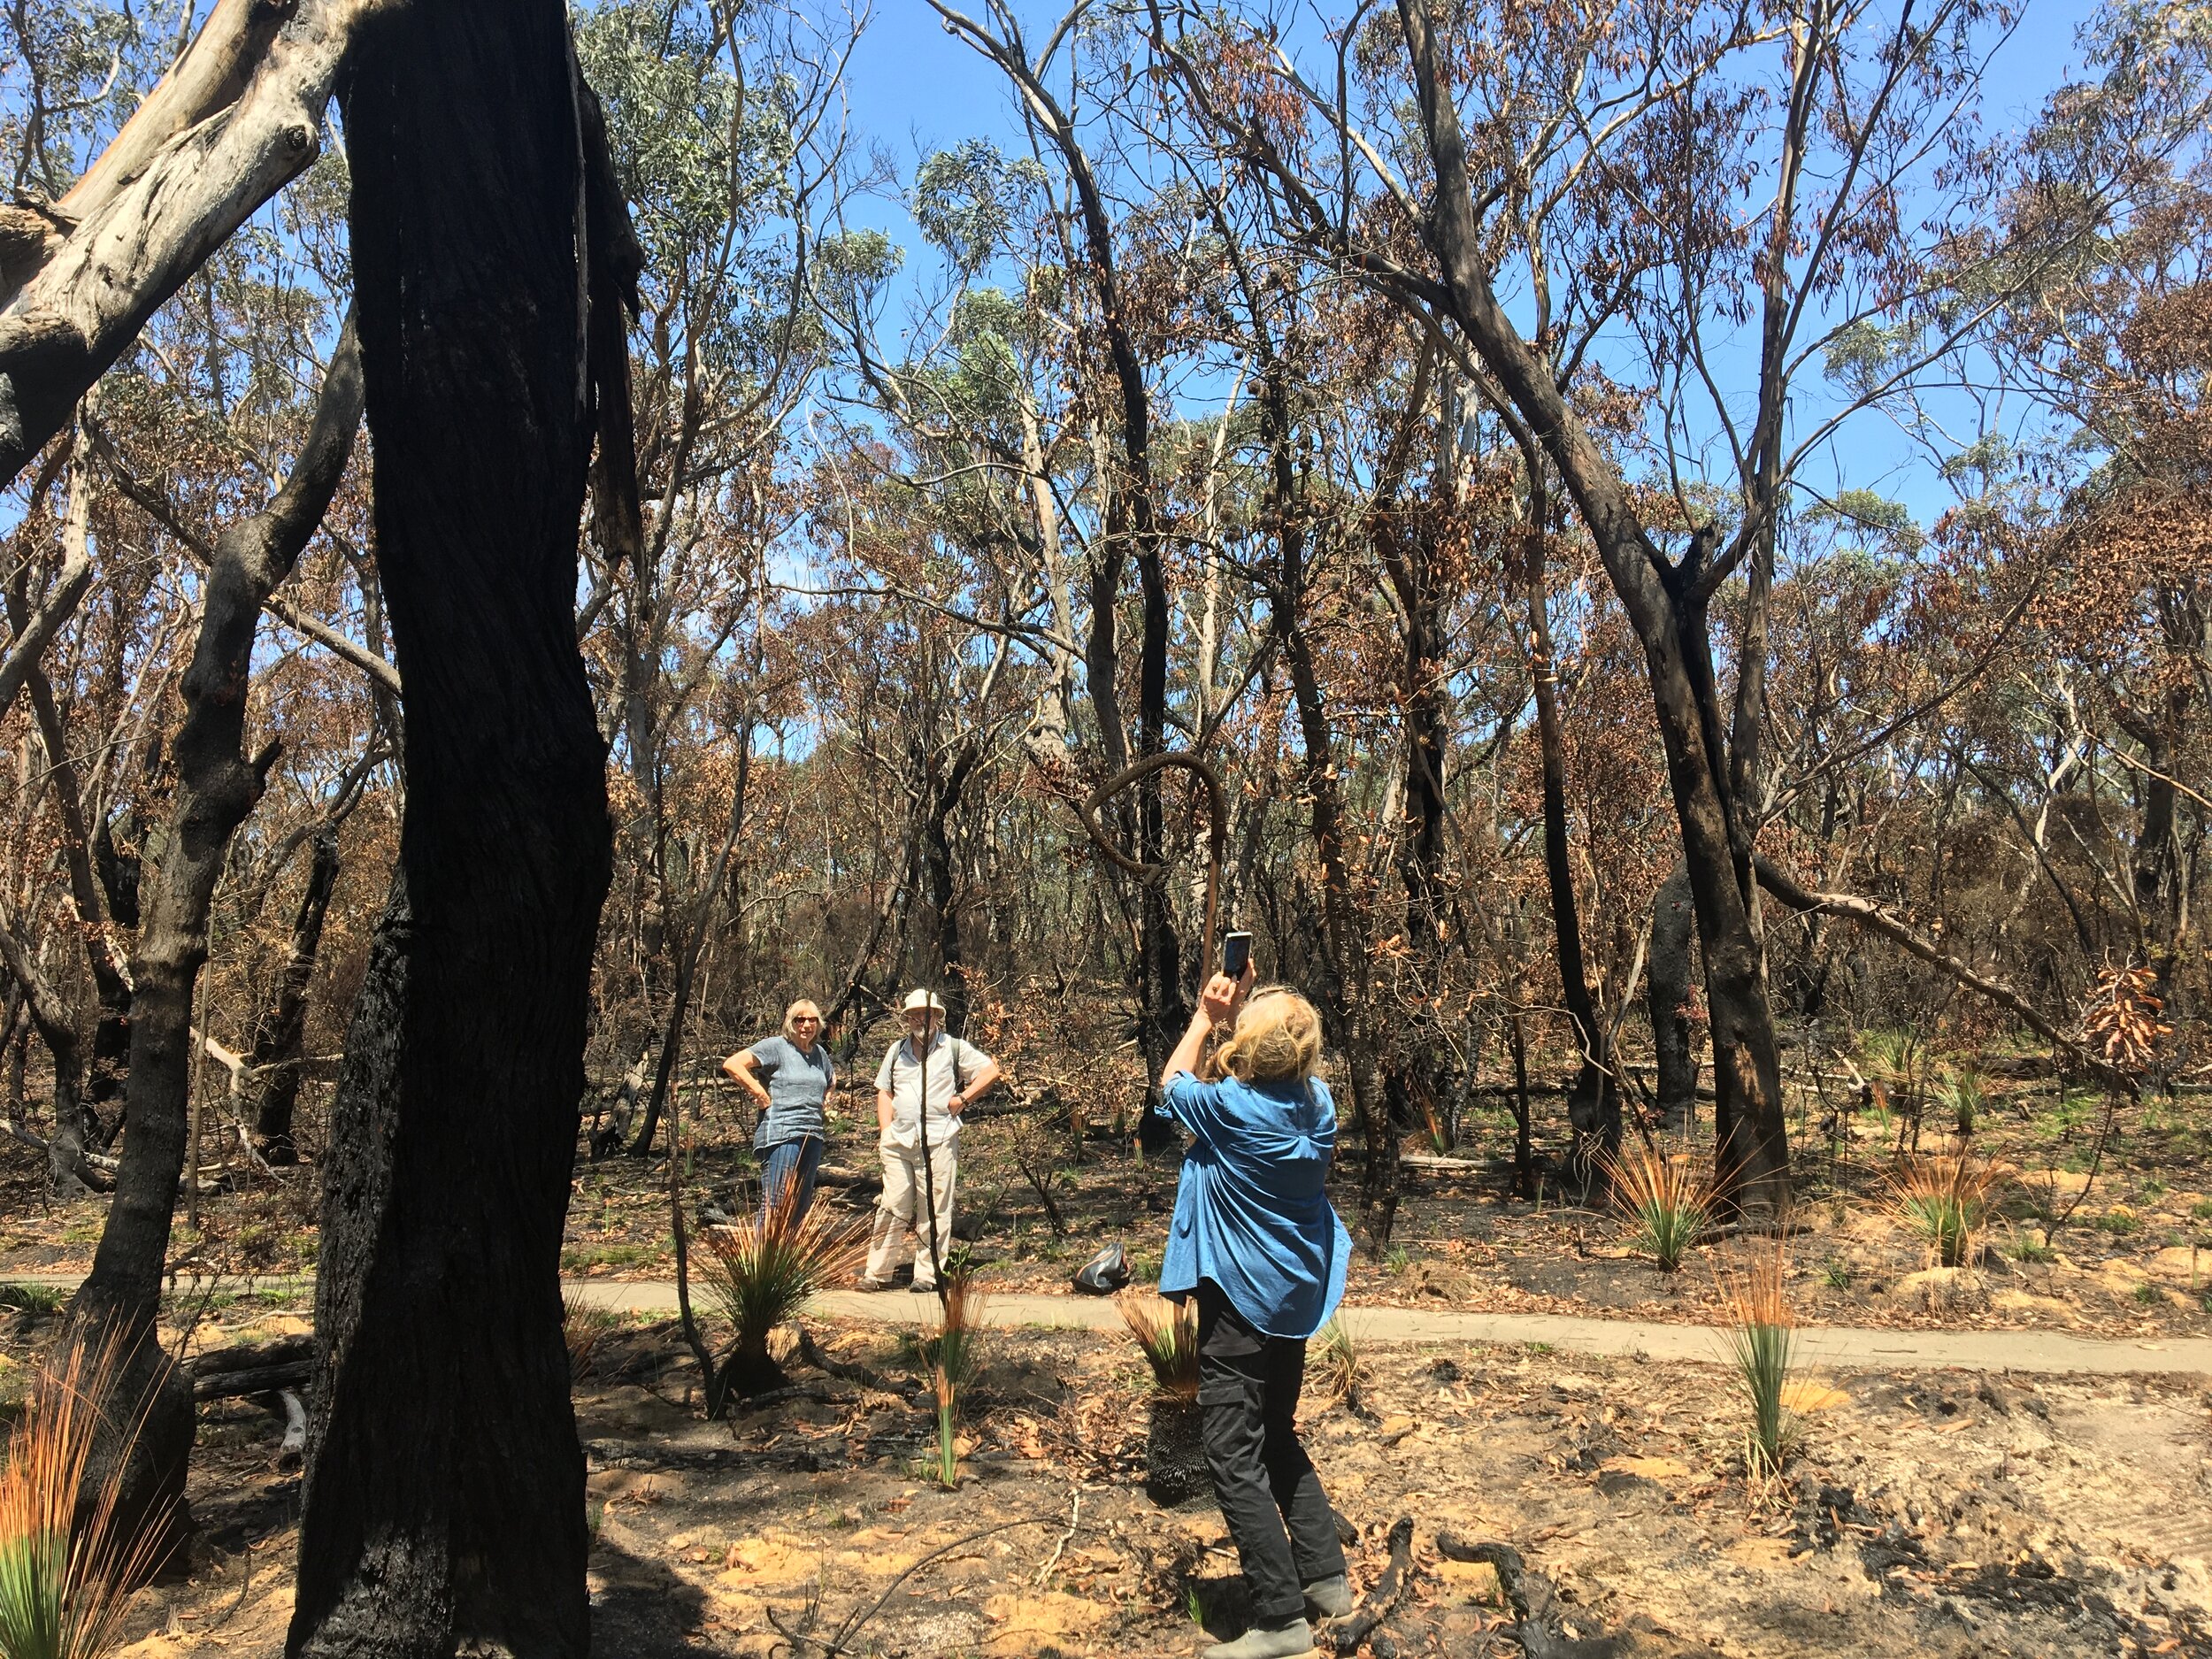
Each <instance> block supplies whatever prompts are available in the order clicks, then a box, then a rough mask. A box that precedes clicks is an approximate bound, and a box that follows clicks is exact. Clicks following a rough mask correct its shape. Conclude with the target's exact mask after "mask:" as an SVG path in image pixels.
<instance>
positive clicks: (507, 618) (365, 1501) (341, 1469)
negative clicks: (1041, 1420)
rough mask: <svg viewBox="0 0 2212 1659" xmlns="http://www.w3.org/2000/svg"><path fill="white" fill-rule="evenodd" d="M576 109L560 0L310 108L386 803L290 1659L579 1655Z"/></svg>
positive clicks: (597, 837) (494, 3)
mask: <svg viewBox="0 0 2212 1659" xmlns="http://www.w3.org/2000/svg"><path fill="white" fill-rule="evenodd" d="M587 96H588V94H587V93H586V92H585V90H584V88H581V87H580V84H579V83H578V81H577V79H576V77H575V73H574V70H573V65H572V57H571V53H570V48H569V42H568V22H567V16H566V13H565V10H564V8H563V7H562V5H561V4H559V0H446V4H438V5H422V6H411V7H398V8H388V9H383V10H379V11H375V12H370V13H369V14H367V15H366V16H365V19H364V21H363V24H362V27H361V32H360V35H359V37H358V39H357V46H356V51H355V56H354V58H353V62H352V66H351V70H350V73H349V81H348V83H347V85H346V86H345V88H343V103H344V111H345V119H346V128H347V135H348V138H349V141H350V142H349V159H350V163H351V168H352V178H353V201H352V236H351V245H352V248H353V258H354V271H355V278H356V281H357V303H358V306H359V313H360V329H361V348H362V360H363V365H364V368H365V372H366V375H367V381H368V411H369V429H370V432H371V434H372V435H373V439H374V472H373V486H374V502H375V523H376V532H377V547H378V557H379V560H380V573H381V576H382V582H383V590H384V596H385V601H386V604H387V607H388V615H389V619H390V623H391V628H392V636H393V641H394V646H395V649H396V654H397V657H398V662H399V668H400V672H401V679H402V683H403V686H404V687H405V693H404V695H405V714H406V719H405V742H404V749H403V761H404V769H405V775H406V780H407V816H406V823H405V827H404V829H403V833H402V838H401V846H400V863H399V871H398V874H397V878H396V882H395V888H394V893H393V897H392V901H391V902H390V903H389V904H388V908H387V910H386V915H385V918H384V920H383V922H382V923H381V924H380V926H379V929H378V933H377V936H376V940H375V943H374V946H373V951H372V956H371V961H370V966H369V972H368V975H367V979H366V981H365V984H364V986H363V988H362V993H361V1000H360V1002H359V1004H358V1005H357V1008H356V1010H355V1015H354V1020H353V1025H352V1029H351V1032H350V1033H349V1040H348V1044H347V1053H346V1059H345V1063H344V1064H343V1066H342V1070H341V1073H340V1078H339V1086H338V1093H337V1095H336V1098H335V1101H334V1106H333V1111H332V1125H331V1145H330V1148H329V1150H328V1152H327V1153H326V1157H325V1179H324V1197H323V1219H322V1240H323V1251H322V1263H321V1272H320V1276H319V1280H318V1283H317V1286H316V1335H317V1340H318V1344H319V1351H318V1356H317V1370H316V1386H315V1394H314V1403H315V1415H314V1417H313V1420H312V1422H311V1426H310V1436H309V1442H308V1455H307V1475H306V1480H305V1484H304V1487H303V1494H302V1516H301V1527H300V1566H299V1584H298V1593H297V1598H296V1602H295V1607H294V1613H293V1617H292V1625H291V1630H290V1632H289V1634H288V1638H287V1642H286V1651H287V1653H288V1655H291V1659H302V1656H303V1655H316V1656H318V1659H321V1656H324V1655H349V1656H357V1655H378V1659H449V1655H452V1654H454V1653H455V1652H456V1651H457V1648H458V1647H462V1646H465V1645H473V1646H477V1647H492V1648H495V1649H496V1650H501V1651H505V1652H509V1653H512V1654H516V1655H529V1659H584V1655H586V1653H587V1652H588V1648H589V1645H590V1641H589V1627H590V1611H589V1607H588V1600H587V1595H586V1589H585V1583H584V1561H585V1555H586V1552H587V1550H588V1547H589V1537H588V1531H587V1526H586V1517H585V1511H584V1466H583V1455H582V1453H581V1450H580V1448H579V1446H578V1444H577V1440H576V1425H575V1418H574V1416H573V1414H572V1411H571V1409H570V1405H569V1366H568V1355H567V1351H566V1348H565V1345H564V1343H563V1341H562V1336H561V1317H562V1310H561V1290H560V1246H561V1231H562V1226H563V1223H564V1220H565V1212H566V1209H567V1202H568V1192H569V1178H570V1172H571V1170H572V1166H573V1163H574V1158H575V1149H576V1135H577V1128H578V1112H579V1104H580V1101H581V1099H582V1097H583V1092H584V1066H583V1050H584V1040H585V1035H586V1026H587V1019H588V989H589V980H590V972H591V956H592V947H593V941H594V938H595V932H596V928H597V923H598V917H599V910H600V905H601V902H602V901H603V898H604V897H605V895H606V889H607V883H608V879H609V873H610V864H611V844H612V833H611V827H610V826H609V822H608V817H607V803H606V780H605V772H604V763H605V750H604V748H603V744H602V742H601V740H600V737H599V733H598V732H597V730H596V727H595V724H594V720H593V716H592V706H591V699H590V695H589V691H588V687H587V684H586V681H585V678H584V670H583V663H582V659H581V657H580V654H579V652H578V649H577V643H576V632H575V610H574V606H575V592H576V574H577V541H578V526H579V522H580V515H581V511H582V508H583V498H584V484H585V474H586V470H587V468H588V464H589V461H590V453H591V436H592V419H593V401H592V400H593V395H594V388H595V382H596V383H597V384H599V385H601V386H603V385H604V383H605V379H606V376H607V374H608V373H609V372H610V371H609V369H608V368H607V367H602V369H601V370H600V372H599V373H598V374H597V375H596V376H595V375H594V374H593V373H590V372H589V370H588V354H587V349H586V328H587V315H586V311H587V303H586V293H587V286H586V279H587V272H586V269H585V265H584V261H585V260H586V259H587V257H588V255H589V254H590V253H592V252H595V251H596V250H597V248H598V243H597V241H596V239H594V238H590V237H588V235H587V229H586V224H585V222H584V217H583V197H584V180H583V177H582V165H583V163H582V156H583V150H584V138H583V134H582V132H581V129H580V116H579V108H580V101H581V100H582V99H584V98H585V97H587ZM625 366H626V365H625Z"/></svg>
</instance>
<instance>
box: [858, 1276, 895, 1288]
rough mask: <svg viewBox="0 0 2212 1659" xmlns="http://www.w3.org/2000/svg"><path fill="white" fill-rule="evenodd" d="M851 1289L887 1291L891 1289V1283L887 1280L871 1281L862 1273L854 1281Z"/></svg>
mask: <svg viewBox="0 0 2212 1659" xmlns="http://www.w3.org/2000/svg"><path fill="white" fill-rule="evenodd" d="M853 1288H854V1289H855V1290H866V1291H877V1290H888V1289H890V1288H891V1281H890V1280H889V1279H871V1278H869V1277H868V1276H867V1274H865V1273H863V1274H862V1275H861V1276H860V1277H859V1279H856V1280H855V1281H854V1284H853Z"/></svg>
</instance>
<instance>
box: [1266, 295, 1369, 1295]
mask: <svg viewBox="0 0 2212 1659" xmlns="http://www.w3.org/2000/svg"><path fill="white" fill-rule="evenodd" d="M1243 291H1244V298H1245V308H1246V311H1247V313H1248V317H1249V319H1250V322H1251V326H1252V330H1253V339H1254V342H1255V343H1256V348H1257V356H1258V358H1259V365H1260V396H1259V408H1260V430H1261V434H1262V435H1263V437H1264V438H1265V440H1266V442H1267V447H1268V461H1269V475H1268V483H1269V495H1270V505H1271V507H1272V509H1273V511H1274V514H1275V519H1276V523H1277V525H1278V526H1279V528H1278V530H1277V532H1276V546H1277V549H1278V558H1279V563H1278V565H1277V568H1276V572H1275V574H1274V578H1273V580H1271V581H1270V582H1269V584H1268V603H1269V607H1270V609H1271V611H1272V612H1273V625H1274V628H1275V638H1276V641H1277V642H1278V644H1279V647H1280V649H1281V650H1282V654H1283V663H1284V665H1285V666H1286V668H1287V669H1288V670H1289V672H1290V684H1291V694H1292V699H1293V701H1294V703H1295V704H1296V707H1297V710H1298V731H1299V737H1300V739H1301V740H1302V744H1303V747H1304V750H1305V756H1304V759H1305V780H1304V781H1305V787H1306V791H1307V795H1308V796H1309V798H1310V803H1311V815H1310V820H1309V821H1310V825H1311V826H1312V833H1313V842H1314V850H1315V851H1316V852H1317V854H1318V855H1319V856H1320V860H1321V937H1322V950H1321V956H1322V961H1323V962H1324V963H1325V964H1326V967H1327V980H1328V987H1329V998H1328V1000H1329V1001H1330V1002H1332V1003H1333V1009H1332V1010H1331V1011H1332V1012H1333V1014H1334V1015H1335V1018H1336V1024H1337V1026H1338V1029H1339V1032H1340V1037H1341V1041H1342V1043H1343V1048H1344V1057H1345V1064H1346V1069H1347V1071H1348V1072H1349V1073H1350V1077H1349V1079H1348V1081H1349V1082H1350V1084H1351V1089H1352V1115H1353V1119H1354V1121H1355V1122H1356V1124H1357V1125H1359V1132H1360V1139H1361V1141H1362V1142H1363V1147H1364V1149H1365V1152H1366V1161H1365V1163H1364V1164H1363V1167H1362V1169H1361V1171H1360V1202H1359V1210H1360V1225H1361V1228H1362V1230H1363V1232H1364V1233H1366V1235H1367V1251H1368V1254H1369V1255H1370V1256H1373V1257H1374V1258H1376V1259H1377V1260H1379V1259H1381V1257H1382V1255H1383V1253H1384V1252H1385V1251H1386V1250H1387V1249H1388V1248H1390V1234H1391V1231H1392V1229H1393V1228H1394V1226H1395V1225H1396V1224H1397V1218H1398V1200H1399V1197H1400V1194H1401V1189H1402V1185H1403V1170H1402V1166H1401V1164H1399V1161H1398V1134H1397V1129H1396V1126H1395V1125H1394V1124H1393V1123H1392V1122H1391V1118H1390V1108H1389V1102H1388V1101H1387V1100H1386V1098H1385V1094H1386V1091H1385V1088H1384V1086H1383V1079H1382V1075H1381V1066H1380V1064H1379V1055H1378V1053H1377V1048H1378V1042H1377V1033H1376V1031H1375V1026H1374V1019H1373V1015H1372V1012H1371V1009H1370V1007H1369V992H1370V988H1371V987H1370V979H1371V973H1370V959H1369V956H1368V947H1367V930H1366V926H1365V925H1364V920H1363V918H1362V917H1361V916H1360V914H1359V912H1358V908H1357V900H1356V895H1355V892H1354V885H1353V884H1354V876H1353V872H1352V868H1351V862H1350V858H1349V856H1348V852H1347V849H1346V846H1345V823H1344V816H1345V815H1344V799H1343V793H1342V789H1341V787H1340V784H1339V782H1338V780H1337V764H1336V761H1337V756H1336V733H1335V731H1334V729H1333V722H1332V721H1331V720H1330V718H1329V710H1328V705H1327V703H1326V702H1325V698H1324V694H1323V691H1322V687H1321V678H1320V673H1319V671H1318V669H1317V666H1316V664H1315V663H1314V657H1313V647H1312V641H1311V640H1310V638H1309V637H1308V634H1307V632H1306V629H1305V626H1304V620H1305V618H1304V614H1303V613H1304V608H1305V601H1306V593H1307V582H1306V554H1307V543H1306V528H1305V526H1306V524H1307V522H1308V514H1307V512H1306V510H1305V503H1304V501H1303V500H1302V490H1301V482H1302V480H1301V479H1300V477H1299V473H1298V468H1297V463H1296V461H1295V459H1294V456H1293V454H1292V449H1291V446H1292V442H1293V428H1292V424H1291V423H1292V411H1291V401H1290V388H1289V383H1288V380H1287V372H1286V369H1285V367H1284V365H1283V363H1282V361H1281V359H1280V358H1279V357H1277V356H1276V354H1275V351H1274V348H1273V342H1272V340H1271V337H1270V334H1269V333H1268V330H1267V326H1266V317H1265V313H1264V311H1263V310H1262V308H1261V303H1260V301H1259V297H1258V294H1257V291H1256V288H1254V287H1253V286H1252V285H1251V284H1250V283H1249V282H1246V283H1245V284H1244V285H1243Z"/></svg>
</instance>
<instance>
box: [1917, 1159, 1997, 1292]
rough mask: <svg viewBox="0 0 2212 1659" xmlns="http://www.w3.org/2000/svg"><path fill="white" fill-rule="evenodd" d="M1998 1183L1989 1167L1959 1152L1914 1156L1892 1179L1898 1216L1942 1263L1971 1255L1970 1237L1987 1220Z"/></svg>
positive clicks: (1965, 1259)
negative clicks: (1994, 1189) (1990, 1201)
mask: <svg viewBox="0 0 2212 1659" xmlns="http://www.w3.org/2000/svg"><path fill="white" fill-rule="evenodd" d="M1996 1184H1997V1171H1996V1170H1995V1169H1994V1168H1993V1167H1992V1166H1991V1165H1989V1164H1985V1163H1982V1162H1981V1161H1980V1160H1978V1159H1976V1158H1973V1157H1970V1156H1967V1155H1965V1154H1964V1153H1961V1154H1959V1155H1957V1156H1943V1157H1926V1158H1914V1159H1912V1160H1910V1161H1909V1162H1908V1163H1907V1164H1905V1166H1904V1168H1903V1169H1902V1170H1901V1171H1900V1172H1899V1173H1898V1174H1897V1175H1896V1176H1895V1177H1894V1178H1893V1179H1892V1180H1891V1182H1890V1188H1891V1194H1892V1202H1893V1203H1894V1204H1895V1206H1896V1209H1897V1215H1898V1218H1899V1219H1900V1220H1901V1221H1902V1222H1903V1223H1904V1224H1905V1225H1906V1226H1908V1227H1909V1228H1910V1229H1911V1230H1912V1231H1913V1232H1914V1233H1918V1234H1919V1235H1920V1237H1921V1239H1922V1240H1924V1241H1925V1242H1926V1244H1927V1245H1928V1248H1930V1249H1931V1250H1932V1251H1933V1252H1934V1255H1935V1258H1936V1261H1937V1262H1938V1263H1939V1264H1940V1265H1942V1266H1944V1267H1964V1266H1966V1265H1967V1264H1968V1263H1970V1262H1971V1261H1972V1260H1973V1259H1974V1241H1975V1240H1976V1239H1977V1238H1978V1236H1979V1235H1980V1233H1981V1231H1982V1228H1983V1227H1984V1226H1985V1225H1986V1224H1987V1222H1988V1220H1989V1198H1990V1194H1991V1192H1992V1191H1993V1188H1994V1187H1995V1186H1996Z"/></svg>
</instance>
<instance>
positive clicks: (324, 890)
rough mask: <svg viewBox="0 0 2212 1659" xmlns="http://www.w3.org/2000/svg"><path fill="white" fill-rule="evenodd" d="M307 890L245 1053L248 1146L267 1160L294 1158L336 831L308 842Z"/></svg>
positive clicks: (322, 833)
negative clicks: (304, 1043) (303, 1057)
mask: <svg viewBox="0 0 2212 1659" xmlns="http://www.w3.org/2000/svg"><path fill="white" fill-rule="evenodd" d="M310 860H311V862H310V863H309V864H308V867H307V890H306V891H305V892H304V893H303V894H301V895H300V908H299V910H298V913H297V914H296V915H295V916H294V917H293V918H292V949H291V950H290V952H289V953H288V955H287V956H285V958H284V972H282V973H281V974H280V975H279V976H278V978H277V983H276V991H275V994H274V995H272V996H271V997H270V999H269V1005H268V1006H267V1007H266V1008H265V1009H263V1010H261V1017H260V1018H258V1019H257V1020H255V1021H254V1026H253V1040H252V1041H251V1043H250V1045H249V1046H248V1048H247V1052H246V1060H247V1064H249V1065H250V1067H251V1068H252V1070H251V1076H252V1079H253V1082H252V1086H251V1087H252V1089H253V1096H252V1099H251V1101H250V1110H251V1112H252V1115H253V1143H254V1148H255V1150H257V1152H259V1153H260V1154H261V1156H263V1157H264V1158H265V1159H267V1160H268V1161H269V1162H270V1163H271V1164H296V1163H298V1162H299V1156H300V1155H299V1148H297V1147H296V1146H295V1145H293V1143H292V1111H293V1109H294V1107H296V1105H297V1104H298V1102H299V1097H300V1066H299V1061H300V1040H301V1038H302V1037H303V1035H304V1033H305V1032H306V1030H307V987H308V985H309V984H310V982H311V981H312V980H313V979H314V977H315V958H316V956H318V955H319V954H320V952H321V950H322V944H323V919H324V918H325V917H326V916H327V915H329V913H330V894H331V889H332V888H333V887H335V886H336V885H337V882H338V832H337V830H336V829H335V828H334V827H333V828H325V829H322V830H319V831H317V832H316V834H315V837H314V840H313V841H312V842H311V853H310Z"/></svg>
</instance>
